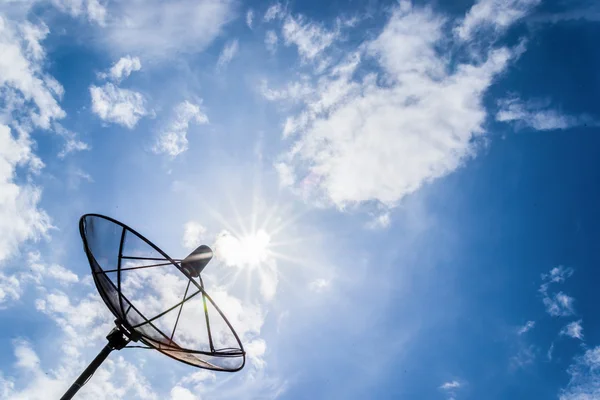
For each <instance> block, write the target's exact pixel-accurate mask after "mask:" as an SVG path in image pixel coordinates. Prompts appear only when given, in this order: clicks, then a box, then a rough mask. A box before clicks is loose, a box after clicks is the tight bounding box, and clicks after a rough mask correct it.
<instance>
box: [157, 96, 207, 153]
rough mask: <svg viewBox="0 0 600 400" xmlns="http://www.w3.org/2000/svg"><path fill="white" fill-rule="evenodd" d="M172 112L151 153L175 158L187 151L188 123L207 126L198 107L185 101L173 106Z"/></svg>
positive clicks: (204, 116) (205, 118)
mask: <svg viewBox="0 0 600 400" xmlns="http://www.w3.org/2000/svg"><path fill="white" fill-rule="evenodd" d="M173 112H174V115H173V117H172V118H171V120H170V121H169V122H168V123H167V125H166V127H165V128H164V129H163V130H162V131H161V132H160V133H159V136H158V139H157V141H156V144H155V145H154V147H153V151H154V152H155V153H163V154H168V155H170V156H171V157H176V156H178V155H179V154H181V153H183V152H184V151H186V150H187V149H188V140H187V131H188V129H189V126H190V123H192V122H195V123H197V124H207V123H208V117H207V116H206V114H204V113H203V112H202V110H200V106H198V105H196V104H192V103H190V102H189V101H187V100H186V101H184V102H181V103H179V104H178V105H177V106H175V108H174V110H173Z"/></svg>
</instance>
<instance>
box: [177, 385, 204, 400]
mask: <svg viewBox="0 0 600 400" xmlns="http://www.w3.org/2000/svg"><path fill="white" fill-rule="evenodd" d="M170 399H171V400H200V398H199V397H198V396H196V395H195V394H194V393H192V392H191V391H190V390H189V389H187V388H184V387H182V386H174V387H173V389H171V397H170Z"/></svg>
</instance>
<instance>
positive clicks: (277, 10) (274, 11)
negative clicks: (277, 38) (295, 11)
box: [263, 3, 285, 22]
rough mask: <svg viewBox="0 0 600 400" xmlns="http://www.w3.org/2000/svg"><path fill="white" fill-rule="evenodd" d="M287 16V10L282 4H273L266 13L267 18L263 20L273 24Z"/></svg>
mask: <svg viewBox="0 0 600 400" xmlns="http://www.w3.org/2000/svg"><path fill="white" fill-rule="evenodd" d="M284 16H285V10H284V8H283V6H282V5H281V4H280V3H275V4H272V5H271V6H270V7H269V8H268V9H267V11H266V12H265V16H264V17H263V20H264V21H265V22H271V21H273V20H275V19H281V18H283V17H284Z"/></svg>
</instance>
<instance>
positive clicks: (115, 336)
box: [60, 327, 129, 400]
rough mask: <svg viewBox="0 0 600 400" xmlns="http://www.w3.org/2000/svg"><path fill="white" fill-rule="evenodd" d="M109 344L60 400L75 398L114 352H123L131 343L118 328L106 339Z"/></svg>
mask: <svg viewBox="0 0 600 400" xmlns="http://www.w3.org/2000/svg"><path fill="white" fill-rule="evenodd" d="M106 339H108V344H107V345H106V346H104V348H103V349H102V350H100V353H98V355H97V356H96V358H94V360H93V361H92V362H91V363H90V365H88V366H87V368H86V369H85V370H84V371H83V372H82V373H81V375H79V378H77V380H76V381H75V382H74V383H73V384H72V385H71V387H70V388H69V390H67V392H66V393H65V394H64V395H63V397H61V398H60V400H70V399H72V398H73V396H75V393H77V392H78V391H79V389H81V388H82V387H83V385H85V384H86V383H87V381H88V379H90V377H91V376H92V375H93V374H94V372H96V370H97V369H98V367H99V366H100V365H101V364H102V363H103V362H104V360H106V358H107V357H108V355H109V354H110V353H111V352H112V351H113V350H121V349H122V348H123V347H125V346H126V345H127V343H129V338H128V337H127V336H125V335H124V334H123V332H122V331H121V328H119V327H116V328H114V329H113V330H112V331H110V333H109V334H108V336H107V337H106Z"/></svg>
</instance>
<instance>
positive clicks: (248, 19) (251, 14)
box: [246, 9, 254, 29]
mask: <svg viewBox="0 0 600 400" xmlns="http://www.w3.org/2000/svg"><path fill="white" fill-rule="evenodd" d="M253 21H254V11H252V9H250V10H248V12H247V13H246V25H248V28H250V29H252V22H253Z"/></svg>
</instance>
